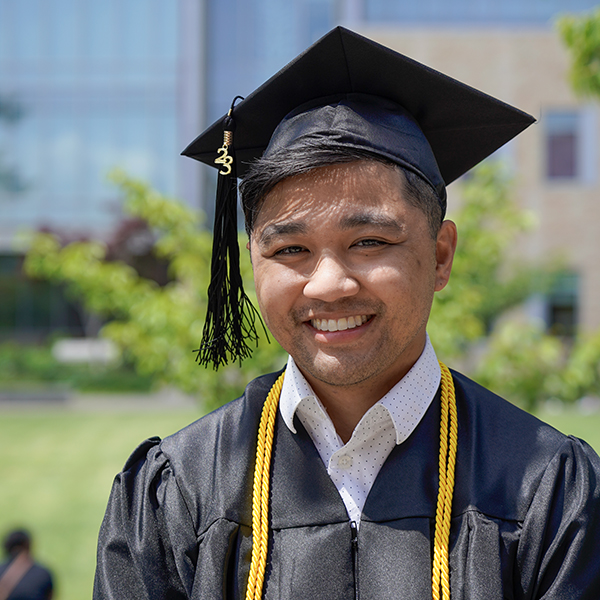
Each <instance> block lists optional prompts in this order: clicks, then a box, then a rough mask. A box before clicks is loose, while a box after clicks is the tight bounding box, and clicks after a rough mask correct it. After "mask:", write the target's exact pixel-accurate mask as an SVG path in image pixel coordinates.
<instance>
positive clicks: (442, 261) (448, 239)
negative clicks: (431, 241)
mask: <svg viewBox="0 0 600 600" xmlns="http://www.w3.org/2000/svg"><path fill="white" fill-rule="evenodd" d="M457 239H458V233H457V231H456V225H455V224H454V222H453V221H444V222H443V223H442V226H441V227H440V230H439V232H438V235H437V241H436V243H435V260H436V265H435V291H436V292H439V291H440V290H443V289H444V288H445V287H446V284H447V283H448V280H449V279H450V272H451V271H452V261H453V260H454V252H455V251H456V241H457Z"/></svg>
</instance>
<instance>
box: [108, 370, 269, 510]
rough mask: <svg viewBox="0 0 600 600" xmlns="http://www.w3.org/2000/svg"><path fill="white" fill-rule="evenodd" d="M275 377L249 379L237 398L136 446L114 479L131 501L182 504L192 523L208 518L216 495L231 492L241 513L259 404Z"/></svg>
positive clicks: (232, 498) (254, 442)
mask: <svg viewBox="0 0 600 600" xmlns="http://www.w3.org/2000/svg"><path fill="white" fill-rule="evenodd" d="M278 375H279V374H278V373H274V374H269V375H264V376H262V377H259V378H257V379H255V380H253V381H252V382H250V384H249V385H248V386H247V387H246V390H245V392H244V394H243V395H242V396H241V397H240V398H237V399H236V400H233V401H232V402H229V403H228V404H225V405H224V406H222V407H221V408H219V409H217V410H215V411H214V412H212V413H210V414H208V415H206V416H204V417H202V418H201V419H198V420H197V421H195V422H193V423H191V424H190V425H188V426H187V427H185V428H184V429H182V430H180V431H178V432H177V433H175V434H173V435H171V436H169V437H167V438H165V439H164V440H161V439H160V438H158V437H154V438H150V439H148V440H146V441H144V442H143V443H142V444H140V445H139V446H138V447H137V448H136V450H135V451H134V452H133V453H132V455H131V456H130V457H129V459H128V461H127V463H126V464H125V467H124V469H123V471H122V472H121V473H120V474H119V475H117V483H118V484H121V485H120V487H122V488H123V489H126V490H128V491H129V499H130V501H131V502H135V499H136V498H138V501H139V498H140V497H142V496H147V495H150V496H151V497H152V502H155V503H156V504H157V505H166V504H168V505H169V506H174V505H181V506H186V507H187V509H186V510H187V511H189V513H190V514H191V515H192V516H193V518H194V520H196V518H198V519H201V520H205V519H208V520H210V518H211V515H210V514H208V513H207V507H210V506H212V505H214V499H215V494H220V493H222V491H223V490H230V491H231V497H230V500H231V506H232V507H234V508H235V507H236V506H237V505H238V504H239V507H240V510H242V509H243V508H244V507H245V497H246V492H247V490H246V487H247V482H248V477H249V474H250V477H251V474H252V472H253V464H254V463H253V460H254V453H255V446H256V435H257V431H258V422H259V420H260V413H261V409H262V405H263V403H264V400H265V398H266V396H267V394H268V392H269V390H270V389H271V386H272V385H273V383H274V382H275V380H276V378H277V376H278ZM238 496H239V499H238ZM167 499H169V500H168V502H167ZM238 500H239V502H238Z"/></svg>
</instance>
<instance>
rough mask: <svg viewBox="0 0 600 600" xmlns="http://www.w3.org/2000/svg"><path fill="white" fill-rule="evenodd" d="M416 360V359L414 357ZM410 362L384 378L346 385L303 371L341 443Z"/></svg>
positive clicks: (348, 436) (350, 434) (345, 441)
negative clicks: (402, 368) (387, 377)
mask: <svg viewBox="0 0 600 600" xmlns="http://www.w3.org/2000/svg"><path fill="white" fill-rule="evenodd" d="M415 362H416V361H415ZM411 367H412V365H410V366H409V367H407V368H406V369H404V370H403V371H402V372H401V373H399V374H396V376H394V377H391V378H389V379H386V380H384V381H381V380H378V381H376V382H374V381H370V380H367V381H364V382H361V383H354V384H352V385H348V386H340V385H335V386H334V385H330V384H327V383H325V382H323V381H319V380H318V379H315V378H314V377H312V376H311V375H310V374H307V373H303V374H304V376H305V377H306V380H307V381H308V382H309V383H310V385H311V387H312V389H313V390H314V392H315V394H316V395H317V397H318V398H319V400H320V401H321V402H322V404H323V406H324V407H325V408H326V409H327V414H328V415H329V417H330V419H331V421H332V422H333V425H334V427H335V430H336V432H337V434H338V435H339V436H340V439H341V440H342V442H343V443H344V444H346V443H347V442H348V440H349V439H350V438H351V437H352V433H353V431H354V429H355V428H356V426H357V425H358V423H359V421H360V420H361V419H362V418H363V416H364V414H365V413H366V412H367V411H368V410H369V409H370V408H371V407H372V406H374V405H375V404H377V402H378V401H379V400H380V399H381V398H383V396H385V395H386V394H387V393H388V392H389V391H390V390H391V389H392V388H393V387H394V386H395V385H396V383H398V382H399V381H400V380H401V379H402V378H403V377H404V376H405V375H406V373H408V371H409V370H410V368H411Z"/></svg>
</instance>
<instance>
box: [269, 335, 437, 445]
mask: <svg viewBox="0 0 600 600" xmlns="http://www.w3.org/2000/svg"><path fill="white" fill-rule="evenodd" d="M440 381H441V370H440V365H439V363H438V360H437V356H436V354H435V350H434V349H433V346H432V345H431V342H430V341H429V336H427V340H426V342H425V348H424V349H423V352H422V354H421V356H420V357H419V359H418V360H417V362H416V363H415V364H414V365H413V366H412V368H411V369H410V371H409V372H408V373H407V374H406V375H405V376H404V377H403V378H402V379H401V380H400V381H399V382H398V383H397V384H396V385H395V386H394V387H393V388H392V389H391V390H390V391H389V392H388V393H387V394H386V395H385V396H384V397H383V398H381V399H380V400H379V402H378V404H381V405H383V406H384V407H385V408H386V409H387V410H388V412H389V413H390V416H391V417H392V421H393V422H394V428H395V430H396V443H397V444H401V443H402V442H403V441H404V440H406V439H407V438H408V436H409V435H410V434H411V433H412V432H413V431H414V429H415V428H416V426H417V425H418V424H419V422H420V421H421V418H422V417H423V415H424V414H425V412H426V411H427V409H428V408H429V405H430V404H431V402H432V400H433V398H434V397H435V394H436V392H437V390H438V388H439V385H440ZM308 397H313V398H317V396H316V394H315V393H314V391H313V389H312V388H311V386H310V384H309V383H308V381H306V378H305V377H304V375H302V373H301V372H300V369H299V368H298V366H297V365H296V363H295V361H294V359H293V358H292V357H291V356H290V357H289V358H288V363H287V368H286V371H285V378H284V380H283V387H282V388H281V395H280V398H279V411H280V413H281V416H282V418H283V421H284V422H285V424H286V425H287V427H288V429H289V430H290V431H292V432H293V433H296V428H295V427H294V415H295V414H296V410H297V409H298V406H299V404H300V403H301V402H302V400H304V399H305V398H308ZM317 400H318V399H317ZM319 404H320V402H319Z"/></svg>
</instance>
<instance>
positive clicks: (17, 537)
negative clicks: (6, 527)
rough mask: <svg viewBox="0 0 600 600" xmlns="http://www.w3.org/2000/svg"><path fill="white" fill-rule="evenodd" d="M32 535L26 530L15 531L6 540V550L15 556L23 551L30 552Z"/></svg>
mask: <svg viewBox="0 0 600 600" xmlns="http://www.w3.org/2000/svg"><path fill="white" fill-rule="evenodd" d="M30 545H31V535H30V534H29V532H28V531H27V530H26V529H15V530H14V531H11V532H10V533H9V534H8V535H7V536H6V537H5V538H4V550H5V551H6V554H8V555H9V556H13V555H14V554H17V553H18V552H21V551H22V550H29V547H30Z"/></svg>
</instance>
